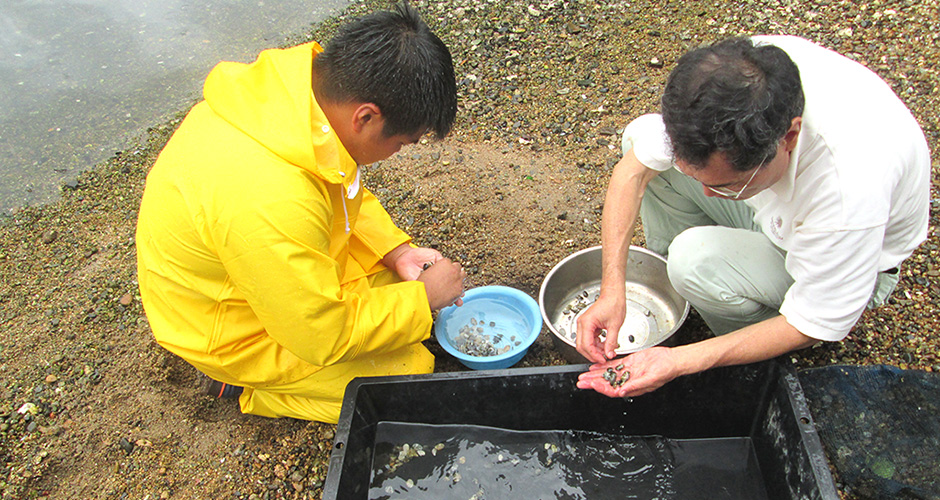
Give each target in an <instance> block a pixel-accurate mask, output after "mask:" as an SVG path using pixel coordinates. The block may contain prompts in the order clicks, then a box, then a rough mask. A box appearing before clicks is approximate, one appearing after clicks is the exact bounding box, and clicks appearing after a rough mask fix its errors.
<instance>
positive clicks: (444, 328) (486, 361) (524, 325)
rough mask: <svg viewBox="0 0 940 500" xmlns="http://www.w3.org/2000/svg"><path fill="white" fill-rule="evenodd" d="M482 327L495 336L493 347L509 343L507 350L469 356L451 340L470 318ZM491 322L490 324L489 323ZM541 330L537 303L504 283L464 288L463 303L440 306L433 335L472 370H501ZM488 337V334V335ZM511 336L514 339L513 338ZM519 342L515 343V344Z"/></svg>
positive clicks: (520, 353) (535, 337)
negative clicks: (458, 305) (442, 307)
mask: <svg viewBox="0 0 940 500" xmlns="http://www.w3.org/2000/svg"><path fill="white" fill-rule="evenodd" d="M471 318H473V319H475V320H476V321H477V326H474V328H476V327H480V328H483V329H484V331H483V333H482V335H491V336H493V335H499V336H500V337H501V338H502V340H501V341H500V342H499V343H497V344H496V347H497V349H499V348H501V347H503V346H505V345H509V346H510V349H509V351H508V352H504V353H502V354H497V355H495V356H471V355H469V354H464V353H462V352H460V351H458V350H457V348H456V347H455V346H454V339H456V338H457V336H458V335H460V329H461V328H463V327H464V326H465V325H470V324H471V321H470V319H471ZM491 325H494V326H491ZM541 331H542V314H541V312H540V311H539V305H538V303H537V302H536V301H535V299H533V298H532V297H530V296H529V295H527V294H526V293H524V292H522V291H519V290H516V289H515V288H510V287H508V286H481V287H479V288H471V289H470V290H467V292H466V294H465V295H464V297H463V305H462V306H460V307H457V306H450V307H445V308H444V309H441V312H440V313H439V314H438V315H437V321H435V322H434V336H435V337H436V338H437V341H438V343H440V344H441V347H443V348H444V350H445V351H447V352H448V353H450V354H451V355H452V356H453V357H455V358H457V360H459V361H460V362H461V363H463V365H464V366H466V367H468V368H472V369H474V370H501V369H503V368H509V367H510V366H512V365H514V364H516V363H518V362H519V360H520V359H522V357H523V356H525V353H526V351H528V350H529V346H531V345H532V343H533V342H535V339H537V338H538V336H539V332H541ZM491 338H492V337H491ZM513 338H514V339H513ZM516 342H519V345H515V343H516Z"/></svg>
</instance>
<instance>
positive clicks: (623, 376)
mask: <svg viewBox="0 0 940 500" xmlns="http://www.w3.org/2000/svg"><path fill="white" fill-rule="evenodd" d="M621 372H622V373H621ZM604 380H606V381H607V383H608V384H610V386H611V387H614V388H616V387H620V386H622V385H623V384H625V383H627V380H630V371H629V370H624V369H623V363H620V364H619V365H617V367H616V368H609V367H608V368H607V371H605V372H604Z"/></svg>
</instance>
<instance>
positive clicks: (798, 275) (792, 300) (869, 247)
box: [780, 226, 884, 341]
mask: <svg viewBox="0 0 940 500" xmlns="http://www.w3.org/2000/svg"><path fill="white" fill-rule="evenodd" d="M794 237H795V239H796V240H797V241H796V244H795V245H794V247H793V248H794V249H793V250H791V251H790V252H788V253H787V258H786V268H787V272H788V273H789V274H790V276H792V277H793V279H794V283H793V285H792V286H791V287H790V289H789V290H788V291H787V294H786V296H785V297H784V300H783V304H782V305H781V306H780V314H782V315H783V316H784V317H785V318H786V319H787V322H788V323H790V324H791V325H792V326H793V327H794V328H796V329H797V330H799V331H800V332H801V333H803V334H804V335H806V336H809V337H812V338H815V339H819V340H826V341H838V340H842V339H843V338H845V336H846V335H848V333H849V331H850V330H851V329H852V327H853V326H854V325H855V323H856V322H857V321H858V318H859V317H860V316H861V315H862V312H864V310H865V307H866V306H867V305H868V301H869V299H870V298H871V294H872V291H873V289H874V287H875V281H876V280H877V277H878V257H879V255H880V249H881V243H882V241H883V239H884V226H876V227H872V228H869V229H855V230H843V231H813V230H799V231H797V232H796V234H795V235H794ZM801 249H802V250H801Z"/></svg>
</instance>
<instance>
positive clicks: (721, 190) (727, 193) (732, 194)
mask: <svg viewBox="0 0 940 500" xmlns="http://www.w3.org/2000/svg"><path fill="white" fill-rule="evenodd" d="M763 166H764V164H763V163H761V164H760V165H758V166H757V168H755V169H754V173H753V174H751V178H750V179H748V180H747V182H745V183H744V187H742V188H741V189H739V190H738V191H735V190H733V189H728V188H726V187H711V186H705V187H707V188H708V189H710V190H711V191H712V192H713V193H718V194H720V195H721V196H724V197H725V198H731V199H732V200H736V199H738V198H740V197H741V195H742V194H743V193H744V190H745V189H747V187H748V186H750V185H751V181H753V180H754V176H755V175H757V171H758V170H760V168H761V167H763Z"/></svg>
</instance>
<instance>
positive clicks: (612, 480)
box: [369, 422, 767, 500]
mask: <svg viewBox="0 0 940 500" xmlns="http://www.w3.org/2000/svg"><path fill="white" fill-rule="evenodd" d="M375 443H376V446H375V454H374V457H373V472H372V481H371V484H370V490H369V498H370V499H372V500H384V499H391V498H409V499H418V500H420V499H441V498H467V499H473V500H484V499H491V500H492V499H501V498H507V499H508V498H526V499H571V500H605V499H611V500H613V499H628V498H643V499H649V500H653V499H660V500H666V499H682V500H699V499H701V500H706V499H708V500H715V499H726V500H745V499H746V500H761V499H764V498H767V495H766V491H765V489H764V485H763V481H762V479H761V474H760V469H759V467H758V465H757V460H756V457H755V455H754V450H753V446H752V444H751V441H750V439H749V438H721V439H681V440H676V439H667V438H664V437H661V436H615V435H608V434H601V433H594V432H585V431H570V430H569V431H564V430H561V431H512V430H506V429H495V428H491V427H477V426H465V425H424V424H411V423H407V424H406V423H395V422H380V423H379V424H378V426H377V430H376V440H375ZM406 444H407V447H404V446H403V445H406ZM416 450H417V451H416Z"/></svg>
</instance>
